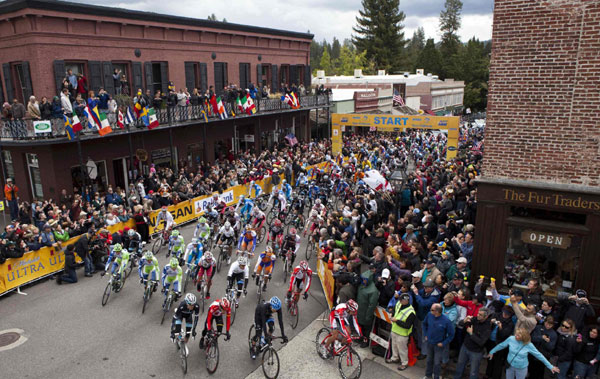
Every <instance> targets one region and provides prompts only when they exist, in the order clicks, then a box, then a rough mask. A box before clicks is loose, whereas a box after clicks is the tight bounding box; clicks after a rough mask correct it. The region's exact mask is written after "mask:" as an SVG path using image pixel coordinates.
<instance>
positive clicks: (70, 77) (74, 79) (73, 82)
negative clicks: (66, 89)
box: [65, 69, 77, 96]
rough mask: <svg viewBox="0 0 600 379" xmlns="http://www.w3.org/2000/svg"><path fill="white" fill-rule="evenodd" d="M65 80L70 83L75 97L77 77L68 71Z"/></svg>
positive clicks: (71, 71)
mask: <svg viewBox="0 0 600 379" xmlns="http://www.w3.org/2000/svg"><path fill="white" fill-rule="evenodd" d="M65 79H67V80H68V81H69V85H70V91H71V94H72V95H73V96H75V93H76V91H77V75H75V74H74V73H73V70H71V69H68V70H67V75H66V77H65Z"/></svg>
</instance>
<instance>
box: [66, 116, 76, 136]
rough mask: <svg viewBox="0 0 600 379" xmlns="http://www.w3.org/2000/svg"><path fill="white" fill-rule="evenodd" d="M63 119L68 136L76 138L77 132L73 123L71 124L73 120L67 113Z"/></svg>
mask: <svg viewBox="0 0 600 379" xmlns="http://www.w3.org/2000/svg"><path fill="white" fill-rule="evenodd" d="M63 119H64V121H65V132H67V138H68V139H69V141H70V140H72V139H73V138H75V132H74V131H73V124H71V120H69V118H68V117H67V115H63Z"/></svg>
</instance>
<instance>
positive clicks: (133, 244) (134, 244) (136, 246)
mask: <svg viewBox="0 0 600 379" xmlns="http://www.w3.org/2000/svg"><path fill="white" fill-rule="evenodd" d="M123 237H124V238H123V247H124V248H126V249H127V251H129V252H132V253H134V254H135V255H137V256H138V257H141V256H142V249H141V244H142V236H141V235H140V233H138V232H136V231H135V230H133V229H129V230H128V231H127V235H126V236H123Z"/></svg>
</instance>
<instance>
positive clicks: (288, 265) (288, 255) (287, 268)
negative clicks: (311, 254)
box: [282, 249, 292, 284]
mask: <svg viewBox="0 0 600 379" xmlns="http://www.w3.org/2000/svg"><path fill="white" fill-rule="evenodd" d="M282 259H283V262H282V263H283V265H282V267H283V284H285V283H286V282H287V278H288V275H289V274H290V273H291V272H292V249H286V250H285V251H284V253H283V254H282Z"/></svg>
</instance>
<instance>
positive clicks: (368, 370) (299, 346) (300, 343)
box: [246, 319, 425, 379]
mask: <svg viewBox="0 0 600 379" xmlns="http://www.w3.org/2000/svg"><path fill="white" fill-rule="evenodd" d="M323 326H324V325H323V321H321V320H319V319H316V320H315V321H313V322H312V323H310V324H309V325H308V326H307V327H306V328H305V329H304V330H302V331H301V332H300V333H298V335H296V336H295V337H294V338H293V339H292V340H291V341H290V342H289V343H288V344H287V345H286V346H284V347H283V348H281V349H280V350H279V351H278V354H279V362H280V372H279V376H278V378H282V379H305V378H319V377H321V378H340V377H341V376H340V373H339V371H338V366H337V358H335V359H334V360H323V359H321V358H320V357H319V356H318V355H317V352H316V348H315V336H316V335H317V332H318V331H319V329H321V328H322V327H323ZM356 350H357V352H358V353H359V355H360V357H361V359H362V364H363V367H362V375H361V377H362V378H385V377H388V376H390V375H391V374H392V375H394V377H397V378H400V379H420V378H422V377H423V374H424V372H425V369H424V363H423V362H418V365H419V366H422V367H417V366H415V367H411V368H408V369H406V370H405V371H403V372H402V373H401V374H400V371H398V370H396V367H397V365H395V364H394V365H388V364H386V363H385V361H384V359H383V358H381V357H378V356H376V355H373V354H372V353H371V350H370V349H361V348H360V347H358V346H356ZM259 359H260V358H257V360H259ZM246 378H247V379H260V378H264V375H263V371H262V367H261V366H259V367H258V368H257V369H256V370H255V371H254V372H252V373H251V374H250V375H248V376H247V377H246Z"/></svg>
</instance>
